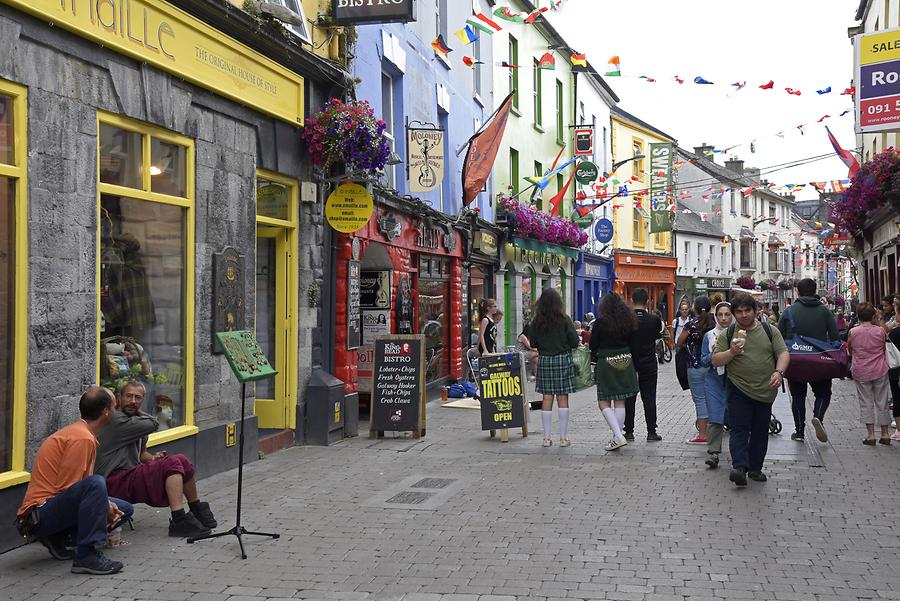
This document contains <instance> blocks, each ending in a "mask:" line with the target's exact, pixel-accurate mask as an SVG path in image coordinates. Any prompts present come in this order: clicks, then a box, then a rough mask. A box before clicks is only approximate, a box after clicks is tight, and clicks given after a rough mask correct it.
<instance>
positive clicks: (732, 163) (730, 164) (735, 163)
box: [725, 157, 744, 175]
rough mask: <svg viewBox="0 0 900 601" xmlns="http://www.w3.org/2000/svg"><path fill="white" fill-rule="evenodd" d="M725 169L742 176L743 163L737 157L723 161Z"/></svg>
mask: <svg viewBox="0 0 900 601" xmlns="http://www.w3.org/2000/svg"><path fill="white" fill-rule="evenodd" d="M725 168H726V169H728V170H729V171H732V172H734V173H737V174H738V175H744V161H742V160H741V159H739V158H737V157H734V158H733V159H728V160H727V161H725Z"/></svg>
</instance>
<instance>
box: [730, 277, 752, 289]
mask: <svg viewBox="0 0 900 601" xmlns="http://www.w3.org/2000/svg"><path fill="white" fill-rule="evenodd" d="M735 283H736V284H737V285H738V286H740V287H741V288H743V289H744V290H753V289H754V288H756V282H755V281H753V278H751V277H747V276H743V277H739V278H738V279H737V280H736V281H735Z"/></svg>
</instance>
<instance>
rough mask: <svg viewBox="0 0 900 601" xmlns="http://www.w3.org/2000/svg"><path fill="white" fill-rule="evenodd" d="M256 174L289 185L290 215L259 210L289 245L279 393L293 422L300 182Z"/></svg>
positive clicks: (260, 219)
mask: <svg viewBox="0 0 900 601" xmlns="http://www.w3.org/2000/svg"><path fill="white" fill-rule="evenodd" d="M256 178H257V181H258V180H260V179H264V180H267V181H271V182H274V183H276V184H281V185H282V186H285V187H286V188H287V189H288V197H289V201H288V219H286V220H285V219H276V218H273V217H266V216H264V215H259V214H257V215H256V225H257V227H260V226H262V227H274V228H280V229H281V230H282V231H283V232H284V244H285V246H286V247H287V262H288V265H287V274H286V280H287V281H286V282H285V286H286V288H287V290H286V295H285V296H284V297H283V298H281V299H279V301H278V305H279V306H278V307H277V308H276V310H277V312H278V313H279V315H281V316H282V317H281V322H280V323H279V324H278V325H280V326H281V327H280V328H279V329H280V331H286V332H287V335H286V336H285V337H284V339H280V340H278V341H277V342H276V344H278V345H279V346H280V347H282V348H284V349H285V364H286V365H287V366H288V368H287V369H286V370H285V372H286V373H285V374H284V378H283V379H282V380H281V381H280V382H279V383H278V384H276V391H275V392H276V394H275V396H276V397H277V396H279V393H281V394H282V395H283V398H284V399H285V404H286V406H287V415H286V416H285V420H286V421H287V423H288V424H289V425H290V424H296V422H297V400H298V399H297V395H299V386H298V378H299V376H298V368H297V360H298V358H297V349H298V345H299V325H300V324H299V307H298V305H297V303H298V295H297V287H298V272H299V265H298V260H299V257H300V255H299V251H298V248H297V244H298V229H299V226H300V214H299V213H300V208H299V207H300V186H299V184H298V182H297V180H296V179H294V178H291V177H287V176H284V175H281V174H280V173H276V172H274V171H268V170H266V169H257V170H256ZM281 303H285V304H286V307H282V306H281ZM280 386H283V389H279V387H280ZM291 429H294V428H291Z"/></svg>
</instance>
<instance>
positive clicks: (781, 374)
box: [775, 369, 784, 380]
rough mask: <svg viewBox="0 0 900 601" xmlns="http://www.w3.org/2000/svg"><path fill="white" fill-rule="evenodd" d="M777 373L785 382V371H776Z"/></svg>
mask: <svg viewBox="0 0 900 601" xmlns="http://www.w3.org/2000/svg"><path fill="white" fill-rule="evenodd" d="M775 371H777V372H778V375H779V376H781V379H782V380H783V379H784V370H783V369H776V370H775Z"/></svg>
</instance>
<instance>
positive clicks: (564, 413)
mask: <svg viewBox="0 0 900 601" xmlns="http://www.w3.org/2000/svg"><path fill="white" fill-rule="evenodd" d="M568 433H569V408H568V407H560V408H559V437H560V438H566V437H567V435H568Z"/></svg>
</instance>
